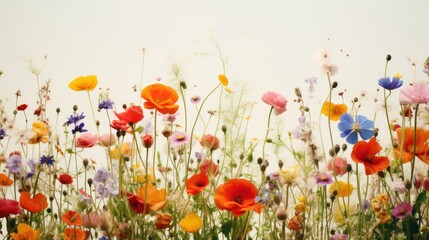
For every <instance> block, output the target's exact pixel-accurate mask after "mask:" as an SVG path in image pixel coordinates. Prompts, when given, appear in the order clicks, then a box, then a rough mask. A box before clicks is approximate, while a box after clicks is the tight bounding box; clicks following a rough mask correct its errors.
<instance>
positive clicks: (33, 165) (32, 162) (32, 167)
mask: <svg viewBox="0 0 429 240" xmlns="http://www.w3.org/2000/svg"><path fill="white" fill-rule="evenodd" d="M27 165H28V166H29V167H30V171H28V172H27V176H26V177H25V178H27V179H28V178H31V177H32V176H33V175H34V174H35V173H36V165H37V162H36V160H34V159H29V160H28V161H27Z"/></svg>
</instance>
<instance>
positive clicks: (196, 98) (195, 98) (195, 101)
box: [191, 95, 201, 104]
mask: <svg viewBox="0 0 429 240" xmlns="http://www.w3.org/2000/svg"><path fill="white" fill-rule="evenodd" d="M200 102H201V97H200V96H198V95H195V96H193V97H191V103H193V104H198V103H200Z"/></svg>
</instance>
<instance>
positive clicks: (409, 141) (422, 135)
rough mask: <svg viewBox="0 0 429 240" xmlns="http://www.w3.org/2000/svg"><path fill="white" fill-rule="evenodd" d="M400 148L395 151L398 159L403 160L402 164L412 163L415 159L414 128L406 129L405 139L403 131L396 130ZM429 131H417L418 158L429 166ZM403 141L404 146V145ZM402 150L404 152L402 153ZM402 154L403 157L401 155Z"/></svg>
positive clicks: (419, 129)
mask: <svg viewBox="0 0 429 240" xmlns="http://www.w3.org/2000/svg"><path fill="white" fill-rule="evenodd" d="M396 133H397V135H398V145H399V147H398V148H396V149H395V153H396V157H398V158H400V159H402V163H407V162H410V161H411V159H413V157H414V128H413V127H407V128H405V129H404V139H402V129H401V128H398V129H396ZM428 140H429V130H426V129H423V128H417V129H416V153H415V154H416V156H417V157H418V158H419V159H420V160H422V161H423V162H425V163H427V164H429V148H428V144H427V141H428ZM402 141H403V145H402ZM401 150H402V152H401ZM401 153H402V155H401Z"/></svg>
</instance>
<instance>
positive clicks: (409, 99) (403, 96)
mask: <svg viewBox="0 0 429 240" xmlns="http://www.w3.org/2000/svg"><path fill="white" fill-rule="evenodd" d="M399 102H400V103H401V104H404V105H405V104H420V103H428V102H429V84H427V83H413V85H406V86H404V87H402V88H401V92H400V93H399Z"/></svg>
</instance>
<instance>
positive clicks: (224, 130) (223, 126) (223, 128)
mask: <svg viewBox="0 0 429 240" xmlns="http://www.w3.org/2000/svg"><path fill="white" fill-rule="evenodd" d="M226 130H227V128H226V126H225V125H222V132H223V133H224V134H225V133H226Z"/></svg>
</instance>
